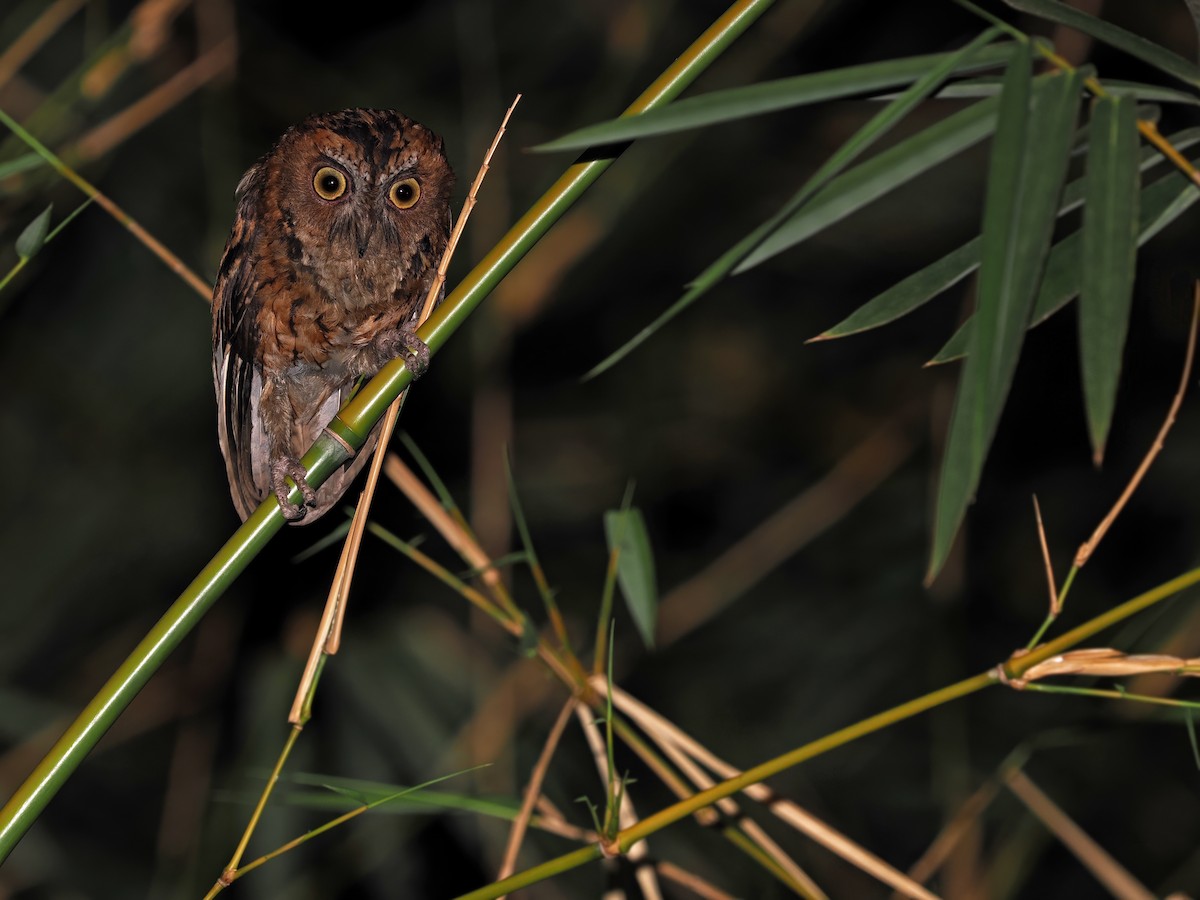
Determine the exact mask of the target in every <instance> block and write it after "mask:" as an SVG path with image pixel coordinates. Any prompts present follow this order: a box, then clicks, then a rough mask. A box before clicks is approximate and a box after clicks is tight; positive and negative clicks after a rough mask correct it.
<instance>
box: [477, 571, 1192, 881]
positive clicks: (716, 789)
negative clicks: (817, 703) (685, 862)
mask: <svg viewBox="0 0 1200 900" xmlns="http://www.w3.org/2000/svg"><path fill="white" fill-rule="evenodd" d="M1197 584H1200V569H1192V570H1190V571H1188V572H1184V573H1183V574H1182V575H1179V576H1177V577H1175V578H1172V579H1171V580H1170V581H1166V582H1163V583H1162V584H1160V585H1158V586H1157V587H1153V588H1151V589H1150V590H1148V591H1146V592H1145V593H1143V594H1139V595H1138V596H1136V597H1134V598H1133V599H1132V600H1127V601H1125V602H1124V603H1122V604H1120V605H1119V606H1114V607H1113V608H1112V609H1110V610H1108V611H1107V612H1105V613H1102V614H1100V615H1098V616H1096V617H1094V618H1092V619H1089V620H1088V621H1087V622H1084V623H1083V624H1082V625H1080V626H1079V627H1078V628H1074V629H1072V630H1071V631H1068V632H1067V633H1066V634H1064V635H1063V636H1062V637H1059V638H1057V639H1055V640H1053V641H1050V642H1049V643H1047V644H1043V645H1041V646H1040V647H1038V648H1037V649H1036V650H1033V651H1032V652H1030V653H1026V654H1024V655H1022V656H1019V657H1016V658H1015V659H1012V660H1009V661H1008V662H1007V663H1006V664H1004V666H1003V670H1004V674H1005V676H1006V677H1008V678H1010V679H1011V678H1018V677H1020V676H1021V675H1022V674H1023V673H1024V672H1026V671H1028V670H1029V669H1030V668H1032V667H1033V666H1035V665H1037V664H1038V663H1040V662H1044V661H1045V660H1047V659H1049V658H1050V657H1052V656H1056V655H1058V654H1059V653H1063V652H1065V651H1066V650H1069V649H1070V648H1071V647H1074V646H1076V645H1077V644H1079V643H1080V642H1082V641H1084V640H1087V639H1088V638H1090V637H1092V636H1093V635H1095V634H1097V633H1098V632H1100V631H1103V630H1104V629H1106V628H1110V627H1111V626H1113V625H1116V624H1117V623H1118V622H1121V621H1124V620H1125V619H1128V618H1129V617H1131V616H1133V615H1136V614H1137V613H1139V612H1142V611H1143V610H1146V609H1149V608H1150V607H1151V606H1153V605H1155V604H1156V603H1160V602H1162V601H1163V600H1166V599H1167V598H1168V597H1172V596H1174V595H1175V594H1178V593H1179V592H1180V591H1183V590H1186V589H1187V588H1190V587H1195V586H1196V585H1197ZM1000 683H1001V681H1000V673H999V671H998V669H996V668H993V669H989V670H987V671H986V672H980V673H979V674H977V675H973V676H971V677H970V678H965V679H963V680H962V681H958V682H955V683H954V684H950V685H947V686H946V687H943V688H939V689H938V690H936V691H932V692H930V693H928V694H925V695H923V696H921V697H916V698H914V699H912V700H909V701H907V702H905V703H901V704H900V705H899V706H893V707H892V708H891V709H888V710H884V711H883V712H881V713H876V714H875V715H873V716H868V717H867V718H865V719H862V720H860V721H858V722H855V723H854V724H853V725H848V726H846V727H845V728H842V729H839V730H838V731H834V732H832V733H830V734H827V735H825V736H824V737H820V738H817V739H816V740H815V741H810V742H809V743H807V744H804V745H802V746H800V747H796V748H795V749H793V750H789V751H788V752H787V753H784V754H782V755H781V756H777V757H775V758H774V759H769V760H767V761H766V762H764V763H760V764H759V765H757V766H755V767H754V768H752V769H747V770H746V771H745V772H743V773H742V774H741V775H738V776H737V777H735V778H730V779H728V780H726V781H722V782H720V783H719V784H715V785H713V786H712V787H710V788H708V789H707V790H703V791H700V792H698V793H696V794H693V795H692V796H690V797H686V798H684V799H683V800H680V801H679V802H678V803H674V804H672V805H671V806H668V807H666V808H665V809H661V810H659V811H658V812H656V813H654V814H653V815H650V816H647V817H646V818H644V819H642V820H641V821H639V822H637V823H636V824H634V825H632V826H630V827H629V828H626V829H625V830H623V831H621V832H620V833H619V834H618V835H617V841H616V844H617V848H618V849H619V851H620V852H621V853H628V852H629V848H630V847H632V846H633V845H634V844H636V843H637V842H638V841H641V840H644V839H645V838H647V837H649V836H650V835H651V834H653V833H654V832H656V831H660V830H662V829H663V828H665V827H666V826H668V825H671V824H673V823H675V822H678V821H680V820H681V819H684V818H686V817H687V816H690V815H692V814H693V813H695V812H697V811H699V810H701V809H704V808H705V807H708V806H712V805H713V804H715V803H716V802H717V801H718V800H723V799H724V798H726V797H731V796H733V795H734V794H736V793H738V792H739V791H742V790H745V789H746V788H748V787H750V786H751V785H754V784H758V783H759V782H761V781H765V780H766V779H768V778H770V777H771V776H773V775H778V774H779V773H780V772H783V771H786V770H787V769H791V768H793V767H795V766H798V765H800V764H801V763H804V762H807V761H808V760H810V759H813V758H814V757H817V756H820V755H821V754H823V753H828V752H829V751H830V750H834V749H837V748H838V747H843V746H845V745H846V744H849V743H851V742H852V741H856V740H858V739H859V738H863V737H866V736H867V735H869V734H874V733H875V732H877V731H881V730H882V729H884V728H888V727H890V726H892V725H895V724H896V723H897V722H902V721H904V720H905V719H910V718H912V717H913V716H916V715H919V714H921V713H924V712H928V711H929V710H931V709H934V708H936V707H938V706H942V705H943V704H946V703H950V702H951V701H953V700H959V699H961V698H963V697H966V696H969V695H971V694H975V693H978V692H979V691H981V690H983V689H984V688H988V687H991V686H993V685H996V684H1000ZM588 851H591V852H588ZM602 855H603V849H602V848H601V846H600V844H598V843H597V844H591V845H589V846H587V847H583V848H580V849H579V850H573V851H571V852H570V853H566V854H564V855H562V856H558V857H555V858H554V859H551V860H548V861H546V862H544V863H542V864H540V865H537V866H533V867H532V868H529V869H526V870H525V871H523V872H518V873H516V874H515V875H512V876H511V877H509V878H506V879H504V880H503V881H497V882H493V883H492V884H489V885H485V886H484V887H481V888H478V889H477V890H474V891H471V892H469V893H466V894H462V895H460V896H459V897H458V898H457V900H495V898H498V897H503V896H505V895H506V894H508V893H510V892H512V891H515V890H517V889H518V888H523V887H528V886H529V885H531V884H536V883H537V882H538V881H543V880H545V879H546V878H551V877H553V876H555V875H559V874H562V873H563V872H566V871H568V870H570V869H574V868H577V867H579V866H582V865H585V864H587V863H589V862H592V861H593V860H596V859H599V858H600V857H601V856H602Z"/></svg>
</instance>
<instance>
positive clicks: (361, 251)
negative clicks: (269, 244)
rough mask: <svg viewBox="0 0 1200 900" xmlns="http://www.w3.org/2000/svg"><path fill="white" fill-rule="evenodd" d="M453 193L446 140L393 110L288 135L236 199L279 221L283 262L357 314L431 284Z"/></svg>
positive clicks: (344, 117) (320, 120) (317, 123)
mask: <svg viewBox="0 0 1200 900" xmlns="http://www.w3.org/2000/svg"><path fill="white" fill-rule="evenodd" d="M453 188H454V172H453V170H452V169H451V168H450V164H449V163H448V162H447V160H446V156H445V151H444V148H443V144H442V139H441V138H440V137H438V136H437V135H436V134H434V133H433V132H432V131H430V130H429V129H428V128H426V127H425V126H423V125H421V124H419V123H417V122H414V121H413V120H412V119H409V118H408V117H407V116H404V115H401V114H400V113H398V112H395V111H393V110H387V109H347V110H342V111H340V112H331V113H319V114H316V115H311V116H309V117H308V118H306V119H304V120H302V121H301V122H298V123H297V124H296V125H294V126H292V127H291V128H289V129H288V130H287V131H286V132H284V134H283V136H282V137H280V139H279V141H278V142H277V143H276V144H275V146H274V147H273V148H272V149H271V150H270V152H269V153H267V155H266V156H265V157H263V159H262V160H260V161H259V162H258V164H256V165H255V166H254V167H253V168H252V169H251V170H250V171H249V172H247V173H246V176H245V177H244V178H243V179H242V183H241V184H240V185H239V187H238V191H239V194H244V195H251V196H246V197H245V198H244V199H247V200H251V201H252V202H253V203H254V204H255V205H256V206H257V207H258V209H257V210H256V211H255V212H256V213H257V214H258V215H259V216H265V217H267V218H274V217H276V216H277V217H278V225H279V226H280V227H279V228H278V229H276V233H277V234H278V235H279V237H278V241H277V243H278V246H277V247H275V248H274V249H275V251H276V254H277V255H279V256H281V257H283V256H286V259H287V260H288V261H289V262H290V264H291V265H292V266H294V267H299V268H301V269H306V270H307V272H308V274H309V275H310V276H311V277H312V278H313V279H314V280H315V281H316V282H317V284H318V285H319V286H320V287H321V288H322V289H323V291H324V292H325V293H326V294H327V296H328V297H329V298H330V299H332V300H334V301H336V302H338V303H342V304H347V305H350V306H356V305H362V304H367V303H374V302H378V301H383V300H386V299H387V298H388V297H389V296H399V295H401V294H403V295H408V294H409V293H411V292H412V291H413V290H414V289H416V288H418V286H419V285H418V282H424V281H427V280H429V278H430V277H431V275H432V270H433V269H435V268H436V266H437V263H438V260H439V258H440V256H441V252H442V250H443V249H444V243H445V242H444V238H442V239H441V240H439V239H438V236H444V235H445V234H446V233H447V232H448V230H449V228H448V223H449V221H450V215H451V213H450V195H451V192H452V191H453ZM435 242H436V243H440V244H441V245H442V246H433V244H434V243H435Z"/></svg>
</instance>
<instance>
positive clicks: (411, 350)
mask: <svg viewBox="0 0 1200 900" xmlns="http://www.w3.org/2000/svg"><path fill="white" fill-rule="evenodd" d="M375 344H376V346H377V347H378V348H379V352H380V353H381V354H382V355H383V356H385V357H387V358H388V359H395V358H396V357H397V356H402V357H403V358H404V365H405V366H407V367H408V371H409V372H410V373H411V374H412V377H413V381H416V380H417V379H418V378H420V377H421V376H422V375H424V374H425V370H426V369H428V368H429V346H428V345H427V344H426V343H425V342H424V341H423V340H421V339H420V338H419V337H417V335H416V333H415V332H414V331H413V330H412V327H411V326H405V327H404V328H400V329H397V330H396V331H388V332H384V333H383V334H380V335H379V336H378V337H376V338H375Z"/></svg>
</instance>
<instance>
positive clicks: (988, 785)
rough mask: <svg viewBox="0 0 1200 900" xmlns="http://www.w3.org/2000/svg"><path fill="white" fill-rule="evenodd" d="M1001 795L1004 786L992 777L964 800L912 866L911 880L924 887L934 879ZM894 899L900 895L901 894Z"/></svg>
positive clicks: (909, 869) (910, 867)
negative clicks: (965, 836) (1001, 787)
mask: <svg viewBox="0 0 1200 900" xmlns="http://www.w3.org/2000/svg"><path fill="white" fill-rule="evenodd" d="M999 792H1000V785H999V783H998V782H997V781H996V780H995V779H992V778H989V779H988V780H987V781H985V782H984V783H983V784H981V785H980V786H979V787H978V788H976V790H975V791H974V792H973V793H972V794H971V796H970V797H968V798H967V799H966V800H964V801H963V803H962V805H961V806H960V807H959V808H958V811H957V812H955V814H954V815H953V816H952V817H951V819H950V821H948V822H947V823H946V824H945V825H943V826H942V830H941V831H939V832H938V834H937V837H935V838H934V839H933V842H932V843H931V844H930V845H929V846H928V847H927V848H926V849H925V852H924V853H922V854H921V856H920V858H918V859H917V861H916V862H915V863H913V864H912V865H911V866H909V868H908V877H909V878H911V879H912V880H913V881H916V882H918V883H919V884H924V883H925V882H926V881H928V880H929V879H930V878H932V877H933V875H934V873H935V872H937V871H938V869H940V868H941V867H942V866H943V865H945V863H946V860H947V859H949V858H950V854H951V853H952V852H953V851H954V848H955V847H957V846H958V844H959V842H960V841H961V840H962V839H963V836H964V835H966V834H967V833H968V832H969V831H970V829H971V828H972V827H974V826H975V825H977V824H978V820H979V817H980V816H981V815H983V813H984V811H985V810H986V809H987V808H988V807H989V806H990V805H991V803H992V801H993V800H995V799H996V795H997V794H998V793H999ZM892 896H894V897H895V896H899V894H898V893H897V894H893V895H892Z"/></svg>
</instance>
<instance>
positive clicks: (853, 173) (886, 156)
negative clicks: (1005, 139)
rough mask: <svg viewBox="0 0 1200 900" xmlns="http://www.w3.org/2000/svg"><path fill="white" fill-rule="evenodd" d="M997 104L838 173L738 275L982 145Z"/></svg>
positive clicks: (984, 104)
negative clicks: (842, 172)
mask: <svg viewBox="0 0 1200 900" xmlns="http://www.w3.org/2000/svg"><path fill="white" fill-rule="evenodd" d="M996 107H997V103H996V100H995V99H994V98H993V99H991V100H983V101H981V102H979V103H974V104H972V105H971V106H968V107H967V108H966V109H963V110H960V111H958V112H957V113H955V114H954V115H952V116H947V117H946V118H945V119H943V120H942V121H940V122H938V123H937V124H935V125H932V126H930V127H929V128H926V129H925V130H924V131H922V132H920V133H919V134H915V135H913V136H912V137H910V138H908V139H906V140H904V141H901V142H900V143H898V144H896V145H895V146H894V147H891V148H889V149H887V150H885V151H883V152H882V153H880V154H879V155H878V156H875V157H872V158H871V159H869V160H867V161H866V162H865V163H862V164H861V165H859V166H856V167H855V168H853V169H851V170H850V171H848V172H846V173H844V174H842V175H839V176H838V177H837V178H835V179H834V180H833V181H831V182H830V183H829V186H828V187H826V188H825V189H824V190H823V191H821V192H820V193H819V194H817V195H816V196H815V197H813V199H812V202H811V203H809V204H807V205H806V206H804V207H803V208H802V209H800V210H799V211H798V212H797V213H796V214H795V215H794V216H792V217H791V218H790V219H788V220H787V221H786V222H785V223H784V224H783V225H782V226H781V227H780V228H779V229H778V230H777V231H776V232H775V233H774V234H772V235H771V236H770V237H768V238H767V239H766V240H765V241H763V242H762V243H761V244H759V246H758V249H756V250H755V251H754V252H753V253H751V254H750V255H749V256H748V257H746V259H745V260H743V261H742V263H741V265H739V266H738V267H737V268H736V269H734V270H733V271H734V274H735V275H736V274H739V273H741V272H744V271H746V270H747V269H751V268H753V267H754V266H757V265H758V264H759V263H762V262H765V261H766V260H768V259H770V258H771V257H772V256H775V255H776V254H778V253H782V252H783V251H784V250H788V249H790V248H791V247H794V246H795V245H796V244H799V243H800V242H801V241H803V240H805V239H807V238H809V237H812V236H813V235H814V234H816V233H817V232H819V231H821V230H822V229H824V228H827V227H828V226H830V225H832V224H833V223H834V222H837V221H839V220H841V219H844V218H845V217H846V216H848V215H850V214H851V213H853V212H856V211H857V210H859V209H861V208H862V207H864V206H866V205H867V204H868V203H871V202H872V201H874V200H877V199H878V198H879V197H881V196H883V195H884V194H886V193H887V192H888V191H891V190H894V189H895V188H897V187H899V186H900V185H902V184H904V183H906V182H908V181H911V180H912V179H914V178H916V177H917V176H918V175H920V174H922V173H923V172H927V171H928V170H929V169H932V168H933V167H934V166H936V165H938V164H939V163H943V162H945V161H946V160H947V159H949V158H950V157H952V156H954V155H955V154H957V153H960V152H962V151H963V150H965V149H967V148H968V147H970V146H972V145H973V144H977V143H978V142H979V141H981V140H983V139H984V138H985V137H987V136H988V135H989V134H991V133H992V132H993V131H994V130H995V128H996Z"/></svg>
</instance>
